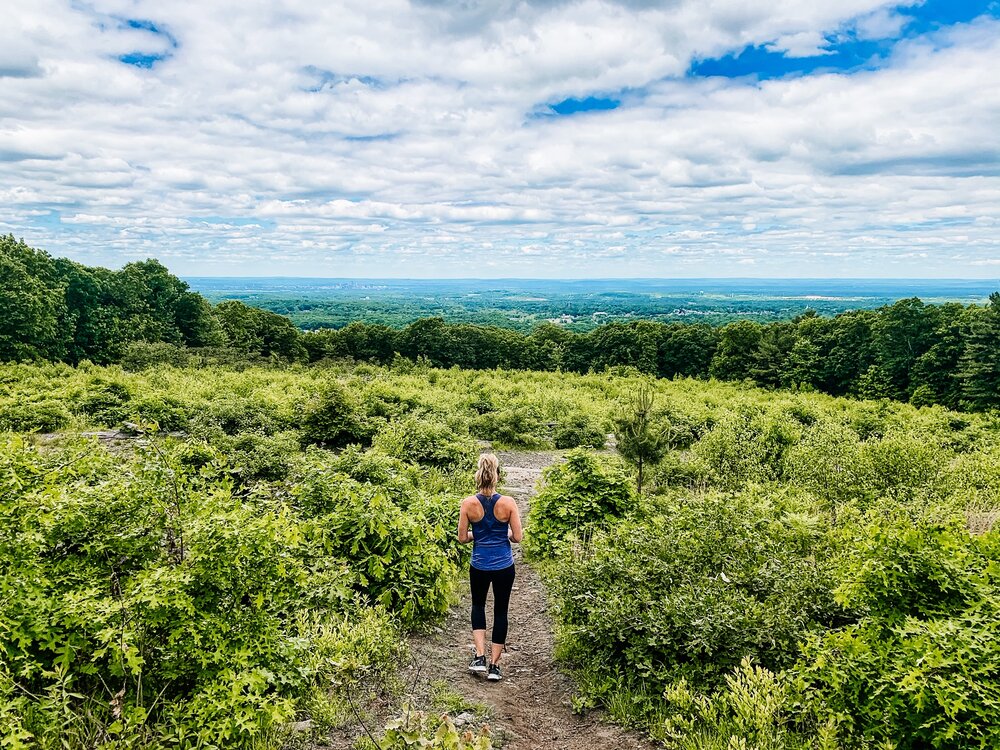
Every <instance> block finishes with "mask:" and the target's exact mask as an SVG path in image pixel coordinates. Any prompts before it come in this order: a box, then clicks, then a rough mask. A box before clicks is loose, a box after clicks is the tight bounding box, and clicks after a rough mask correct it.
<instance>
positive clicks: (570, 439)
mask: <svg viewBox="0 0 1000 750" xmlns="http://www.w3.org/2000/svg"><path fill="white" fill-rule="evenodd" d="M607 440H608V437H607V432H606V431H605V430H604V429H603V428H602V427H601V425H600V424H598V423H596V422H595V421H593V420H592V419H590V418H589V417H588V416H587V415H586V414H581V413H577V414H572V415H569V416H566V417H563V418H562V419H560V420H559V422H557V423H556V425H555V427H554V428H553V429H552V442H553V443H554V444H555V447H556V448H560V449H564V448H581V447H582V448H598V449H600V448H603V447H604V444H605V443H606V442H607Z"/></svg>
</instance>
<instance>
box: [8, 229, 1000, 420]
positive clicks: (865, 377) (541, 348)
mask: <svg viewBox="0 0 1000 750" xmlns="http://www.w3.org/2000/svg"><path fill="white" fill-rule="evenodd" d="M0 282H2V285H0V360H2V361H40V360H48V361H59V362H67V363H70V364H77V363H79V362H81V361H83V360H89V361H91V362H94V363H98V364H107V363H116V362H118V363H122V364H124V365H126V366H129V365H132V366H145V365H149V364H155V363H161V362H171V363H174V364H185V363H190V362H192V357H194V358H195V359H194V360H193V362H194V363H197V362H198V361H199V359H198V358H200V361H208V362H212V363H219V362H245V361H255V360H260V359H262V358H263V359H271V360H276V361H284V362H316V361H320V360H328V359H350V360H354V361H359V362H370V363H376V364H389V363H391V362H392V361H393V359H394V358H396V357H404V358H407V359H410V360H413V361H416V360H418V359H426V360H427V362H428V363H429V364H432V365H434V366H439V367H451V366H458V367H461V368H467V369H493V368H497V367H500V368H505V369H520V370H545V371H555V370H561V371H569V372H580V373H584V372H588V371H601V370H603V369H606V368H609V367H621V366H627V367H633V368H635V369H637V370H638V371H639V372H642V373H645V374H649V375H654V376H656V377H661V378H673V377H678V376H680V377H696V378H715V379H718V380H744V379H749V380H752V381H753V382H755V383H756V384H758V385H761V386H765V387H783V388H801V389H807V390H809V389H812V390H819V391H823V392H825V393H830V394H833V395H851V396H857V397H860V398H892V399H896V400H901V401H908V402H910V403H913V404H915V405H917V406H921V405H930V404H942V405H944V406H947V407H949V408H954V409H964V410H983V409H990V408H996V407H997V406H1000V293H994V294H993V295H991V297H990V302H989V304H987V305H985V306H980V305H962V304H959V303H944V304H938V305H933V304H925V303H924V302H922V301H921V300H920V299H918V298H910V299H903V300H899V301H898V302H896V303H894V304H892V305H887V306H884V307H881V308H879V309H876V310H853V311H849V312H845V313H841V314H838V315H836V316H834V317H822V316H820V315H819V314H817V313H815V312H812V311H810V312H807V313H805V314H803V315H800V316H798V317H796V318H795V319H793V320H791V321H786V322H773V323H758V322H755V321H750V320H741V321H737V322H733V323H728V324H726V325H721V326H712V325H709V324H707V323H685V322H669V323H664V322H654V321H643V320H639V321H633V322H627V323H624V322H613V323H608V324H605V325H601V326H599V327H597V328H595V329H593V330H591V331H588V332H586V333H576V332H573V331H570V330H567V329H566V328H564V327H561V326H559V325H556V324H553V323H543V324H541V325H538V326H536V327H535V328H534V329H533V330H532V331H531V332H530V333H521V332H518V331H513V330H509V329H507V328H502V327H498V326H491V325H476V324H468V323H460V324H449V323H446V322H445V321H444V320H443V319H441V318H424V319H421V320H417V321H415V322H413V323H410V324H409V325H406V326H405V327H402V328H393V327H390V326H386V325H381V324H372V323H366V322H363V321H354V322H351V323H350V324H348V325H346V326H344V327H343V328H340V329H333V328H327V329H320V330H316V331H301V330H300V329H298V328H297V327H296V326H295V325H294V324H293V323H292V322H291V321H290V320H289V319H288V318H286V317H284V316H282V315H278V314H277V313H274V312H270V311H267V310H262V309H258V308H255V307H251V306H249V305H247V304H245V303H243V302H240V301H236V300H228V301H225V302H221V303H219V304H217V305H214V306H213V305H212V304H211V303H209V302H208V301H207V300H206V299H205V298H204V297H202V296H201V295H199V294H197V293H196V292H193V291H191V290H190V289H189V288H188V285H187V284H186V283H185V282H184V281H182V280H180V279H178V278H177V277H176V276H174V275H172V274H171V273H170V272H169V271H168V270H167V269H166V268H165V267H164V266H163V265H162V264H161V263H160V262H158V261H156V260H152V259H150V260H146V261H142V262H137V263H129V264H127V265H126V266H124V267H123V268H122V269H121V270H119V271H110V270H106V269H103V268H91V267H88V266H84V265H82V264H79V263H76V262H73V261H70V260H66V259H62V258H53V257H52V256H51V255H49V254H48V253H45V252H43V251H40V250H36V249H33V248H31V247H29V246H28V245H26V244H25V243H24V241H23V240H16V239H15V238H14V237H13V236H12V235H8V236H4V237H0Z"/></svg>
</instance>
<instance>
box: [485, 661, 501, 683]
mask: <svg viewBox="0 0 1000 750" xmlns="http://www.w3.org/2000/svg"><path fill="white" fill-rule="evenodd" d="M486 679H487V680H493V682H500V680H502V679H503V675H502V674H500V665H499V664H490V671H489V674H487V675H486Z"/></svg>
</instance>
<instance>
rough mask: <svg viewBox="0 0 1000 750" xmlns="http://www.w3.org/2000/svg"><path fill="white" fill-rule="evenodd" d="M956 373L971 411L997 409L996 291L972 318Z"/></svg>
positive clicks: (999, 335)
mask: <svg viewBox="0 0 1000 750" xmlns="http://www.w3.org/2000/svg"><path fill="white" fill-rule="evenodd" d="M960 372H961V379H962V397H963V398H964V399H965V401H966V402H967V403H968V404H969V405H970V406H971V407H972V408H974V409H989V408H996V407H998V406H1000V292H994V293H993V294H991V295H990V302H989V304H988V305H987V306H986V307H985V308H984V309H982V310H979V311H977V313H976V314H974V315H973V316H972V318H971V320H970V323H969V329H968V333H967V344H966V349H965V354H964V355H963V356H962V360H961V370H960Z"/></svg>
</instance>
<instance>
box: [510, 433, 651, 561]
mask: <svg viewBox="0 0 1000 750" xmlns="http://www.w3.org/2000/svg"><path fill="white" fill-rule="evenodd" d="M544 482H545V483H544V486H543V487H542V490H541V491H540V492H539V493H538V494H537V495H536V496H535V498H534V500H533V501H532V506H531V522H530V528H529V530H528V531H527V532H526V534H525V543H524V549H525V553H526V554H528V555H529V556H532V557H535V558H547V557H552V556H553V555H554V554H555V553H556V552H557V549H558V548H559V546H560V544H562V543H563V542H565V541H567V540H568V539H569V538H570V536H571V535H572V536H573V537H574V538H581V537H584V536H586V535H587V534H588V533H589V532H591V531H592V530H593V529H595V528H598V527H600V526H604V525H607V524H608V523H612V522H615V521H617V520H620V519H621V518H623V517H624V516H625V515H626V514H627V513H628V512H629V511H630V510H632V508H633V505H634V502H635V494H634V490H633V488H632V482H631V481H630V480H629V478H628V477H627V476H626V474H625V472H624V471H623V470H622V469H621V467H620V466H619V465H617V464H615V463H612V462H610V461H607V460H601V459H599V458H598V457H597V456H595V455H594V454H593V453H590V452H588V451H586V450H584V449H582V448H578V449H576V450H574V451H572V452H571V453H569V454H567V455H566V460H565V462H563V463H559V464H554V465H553V466H550V467H549V468H547V469H546V470H545V474H544Z"/></svg>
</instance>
